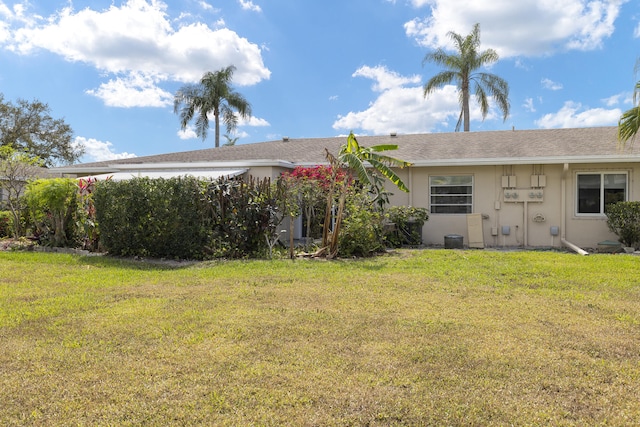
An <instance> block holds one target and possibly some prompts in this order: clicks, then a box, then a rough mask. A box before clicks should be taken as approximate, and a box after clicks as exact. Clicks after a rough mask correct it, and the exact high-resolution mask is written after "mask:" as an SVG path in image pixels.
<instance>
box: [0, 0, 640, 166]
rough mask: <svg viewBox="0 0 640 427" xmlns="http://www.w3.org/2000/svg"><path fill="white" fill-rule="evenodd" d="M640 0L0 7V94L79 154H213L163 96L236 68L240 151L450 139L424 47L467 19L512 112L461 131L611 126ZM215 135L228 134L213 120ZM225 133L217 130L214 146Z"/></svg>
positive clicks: (94, 1) (627, 94)
mask: <svg viewBox="0 0 640 427" xmlns="http://www.w3.org/2000/svg"><path fill="white" fill-rule="evenodd" d="M638 6H639V4H638V2H637V0H518V1H517V2H516V1H513V0H476V1H472V2H471V1H468V0H324V1H312V0H271V1H265V0H219V1H214V0H180V1H171V0H164V1H161V0H128V1H126V0H122V1H120V0H105V1H103V0H74V1H70V0H67V1H63V0H47V1H35V0H31V1H24V0H23V1H11V0H0V93H2V94H4V97H5V100H9V101H15V100H16V99H18V98H23V99H28V100H32V99H38V100H40V101H43V102H47V103H48V104H49V106H50V108H51V114H52V116H53V117H54V118H64V120H65V121H66V122H67V123H68V124H69V125H70V126H71V127H72V128H73V130H74V142H75V143H78V144H83V145H84V146H85V149H86V154H85V156H84V157H83V158H82V161H84V162H90V161H102V160H108V159H115V158H121V157H130V156H144V155H150V154H159V153H168V152H175V151H186V150H195V149H201V148H208V147H212V146H213V144H214V140H213V132H211V133H210V136H209V138H208V139H207V140H205V141H202V140H201V139H199V138H197V137H196V136H195V134H194V132H193V130H191V129H187V130H186V131H184V132H183V131H181V130H180V126H179V120H178V117H177V115H175V114H174V113H173V94H174V93H175V92H176V91H177V90H178V89H179V88H180V87H181V86H182V85H184V84H186V83H191V82H195V81H197V80H198V79H199V78H200V77H201V76H202V74H203V73H204V72H206V71H215V70H219V69H221V68H223V67H226V66H228V65H234V66H235V67H236V68H237V70H236V73H235V75H234V87H235V89H236V90H237V91H239V92H240V93H242V94H243V95H244V96H245V97H246V98H247V99H248V100H249V102H250V103H251V105H252V110H253V117H252V118H251V120H249V121H245V122H241V123H240V126H239V127H238V130H237V133H236V134H235V135H232V136H233V137H236V136H237V137H239V139H238V144H248V143H254V142H261V141H269V140H274V139H280V138H282V137H283V136H288V137H290V138H302V137H328V136H338V135H346V134H348V133H349V131H351V130H353V131H354V132H355V133H356V134H359V135H378V134H387V133H390V132H397V133H427V132H451V131H453V130H454V128H455V124H456V121H457V119H458V115H459V111H460V110H459V106H458V101H457V99H458V98H457V94H456V91H455V87H451V86H446V87H444V88H442V89H441V90H439V91H437V92H435V93H433V94H432V95H430V96H429V97H428V98H427V99H425V98H424V97H423V96H422V85H423V84H424V83H425V82H426V81H427V80H428V79H429V78H430V77H431V76H433V75H435V74H436V73H437V72H439V71H440V70H441V69H440V68H439V67H437V66H435V65H433V64H425V65H424V66H423V65H422V59H423V58H424V55H425V54H426V53H428V52H430V51H432V50H434V49H435V48H437V47H443V48H446V47H447V46H449V43H450V39H449V38H448V37H447V35H446V34H447V32H449V31H455V32H457V33H459V34H461V35H466V34H468V33H469V32H470V31H471V29H472V27H473V25H474V24H475V23H476V22H477V23H479V24H480V28H481V42H482V45H481V49H487V48H493V49H495V50H496V51H497V52H498V53H499V54H500V61H499V62H498V63H497V64H495V65H493V66H492V67H491V68H490V69H488V70H484V71H489V72H491V73H494V74H497V75H499V76H501V77H502V78H504V79H505V80H507V82H508V83H509V85H510V97H509V98H510V103H511V114H510V116H509V117H508V118H507V120H506V121H504V122H503V120H502V115H501V113H500V112H499V111H496V110H493V109H492V111H491V112H490V114H489V116H488V117H487V118H486V120H484V121H482V120H481V117H480V114H479V111H478V109H477V106H475V105H472V122H471V130H472V131H483V130H500V129H512V127H515V128H517V129H538V128H562V127H588V126H611V125H616V124H617V121H618V119H619V117H620V115H621V113H622V112H623V111H625V110H627V109H629V108H630V107H631V106H632V89H633V86H634V84H635V82H636V79H637V77H638V76H637V75H636V74H635V73H634V66H635V64H636V60H637V58H638V57H640V8H639V7H638ZM222 132H224V128H223V129H222ZM224 141H225V139H224V138H222V142H224Z"/></svg>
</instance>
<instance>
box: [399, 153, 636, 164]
mask: <svg viewBox="0 0 640 427" xmlns="http://www.w3.org/2000/svg"><path fill="white" fill-rule="evenodd" d="M634 162H640V155H631V156H615V155H613V156H572V157H560V156H559V157H506V158H478V159H438V160H419V161H414V162H411V166H413V167H425V166H495V165H498V166H501V165H531V164H536V165H544V164H564V163H569V164H576V163H634Z"/></svg>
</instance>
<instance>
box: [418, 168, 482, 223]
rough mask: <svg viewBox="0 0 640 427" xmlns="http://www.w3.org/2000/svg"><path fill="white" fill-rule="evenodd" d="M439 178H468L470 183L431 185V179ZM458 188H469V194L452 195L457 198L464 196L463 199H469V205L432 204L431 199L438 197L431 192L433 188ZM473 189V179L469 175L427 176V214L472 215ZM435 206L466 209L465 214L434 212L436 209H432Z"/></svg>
mask: <svg viewBox="0 0 640 427" xmlns="http://www.w3.org/2000/svg"><path fill="white" fill-rule="evenodd" d="M440 177H445V178H452V177H465V178H470V179H471V183H470V184H459V183H456V184H440V185H438V184H433V183H432V179H433V178H440ZM460 186H469V187H471V193H466V194H454V195H457V196H465V197H470V199H471V202H470V203H464V204H461V203H455V204H446V203H442V204H438V203H433V198H434V197H439V195H437V194H434V192H433V188H434V187H460ZM474 189H475V178H474V176H473V175H470V174H448V175H447V174H442V175H430V176H429V212H430V213H431V214H434V215H467V214H470V213H473V193H474ZM442 197H446V195H444V194H443V195H442ZM437 206H466V207H467V212H436V210H437V209H434V207H437Z"/></svg>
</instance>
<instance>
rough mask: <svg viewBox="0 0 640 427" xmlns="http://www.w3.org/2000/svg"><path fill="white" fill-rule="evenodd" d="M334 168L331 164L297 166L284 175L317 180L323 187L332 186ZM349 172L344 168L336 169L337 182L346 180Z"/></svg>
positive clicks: (302, 179)
mask: <svg viewBox="0 0 640 427" xmlns="http://www.w3.org/2000/svg"><path fill="white" fill-rule="evenodd" d="M332 174H333V168H332V167H331V166H323V165H318V166H311V167H304V166H296V167H295V168H294V169H293V170H292V171H291V172H283V173H282V177H283V178H285V179H295V180H300V181H315V182H317V183H318V184H319V185H320V186H321V187H322V188H329V186H331V180H332ZM346 176H347V173H346V172H345V171H344V170H343V169H338V170H337V171H336V177H335V180H336V182H337V183H340V182H343V181H345V179H346Z"/></svg>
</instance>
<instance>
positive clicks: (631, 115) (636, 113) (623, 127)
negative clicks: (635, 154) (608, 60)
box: [618, 60, 640, 144]
mask: <svg viewBox="0 0 640 427" xmlns="http://www.w3.org/2000/svg"><path fill="white" fill-rule="evenodd" d="M638 70H640V60H638V62H636V73H637V72H638ZM633 105H634V106H633V107H632V108H631V109H629V110H627V111H625V112H624V113H622V116H621V117H620V120H619V121H618V140H619V141H620V142H621V143H622V144H625V143H626V142H627V141H629V140H631V142H633V140H634V139H635V137H636V135H637V134H638V129H639V128H640V81H638V82H637V83H636V87H635V88H634V90H633Z"/></svg>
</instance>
